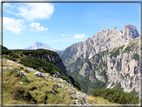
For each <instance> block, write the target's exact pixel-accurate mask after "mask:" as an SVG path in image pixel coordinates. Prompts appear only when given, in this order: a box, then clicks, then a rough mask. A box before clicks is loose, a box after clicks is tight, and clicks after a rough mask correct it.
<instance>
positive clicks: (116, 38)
mask: <svg viewBox="0 0 142 107" xmlns="http://www.w3.org/2000/svg"><path fill="white" fill-rule="evenodd" d="M139 35H140V34H139V31H138V30H137V28H136V27H135V26H134V25H131V24H127V25H125V27H124V30H123V31H118V30H117V28H116V27H114V28H113V29H109V28H108V29H107V30H106V31H105V30H104V29H102V30H101V31H99V32H98V33H96V34H95V35H94V36H93V37H92V38H88V39H87V40H85V41H84V42H79V43H76V44H73V45H71V46H69V47H68V48H66V49H65V51H64V52H63V53H62V54H61V55H60V57H61V59H62V60H63V63H64V64H65V66H67V65H68V64H70V63H72V62H74V61H75V60H76V59H77V58H78V57H80V58H81V59H86V58H87V59H89V58H91V57H92V56H94V55H95V54H97V53H99V52H102V51H105V50H108V49H112V48H114V47H117V46H120V45H123V44H124V43H126V42H127V41H129V40H132V39H135V38H136V37H138V36H139Z"/></svg>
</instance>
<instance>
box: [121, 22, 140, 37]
mask: <svg viewBox="0 0 142 107" xmlns="http://www.w3.org/2000/svg"><path fill="white" fill-rule="evenodd" d="M123 35H124V37H125V38H130V39H134V38H136V37H138V36H139V35H140V34H139V32H138V30H137V28H136V27H135V26H134V25H132V24H127V25H125V28H124V29H123Z"/></svg>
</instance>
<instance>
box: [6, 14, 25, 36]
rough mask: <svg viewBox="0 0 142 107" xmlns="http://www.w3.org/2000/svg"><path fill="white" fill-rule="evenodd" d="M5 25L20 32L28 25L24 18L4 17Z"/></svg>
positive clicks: (14, 31)
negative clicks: (25, 23)
mask: <svg viewBox="0 0 142 107" xmlns="http://www.w3.org/2000/svg"><path fill="white" fill-rule="evenodd" d="M3 27H4V29H7V30H10V31H11V32H13V33H16V34H20V31H22V30H23V29H25V28H26V25H24V20H22V19H19V20H16V19H14V18H8V17H3Z"/></svg>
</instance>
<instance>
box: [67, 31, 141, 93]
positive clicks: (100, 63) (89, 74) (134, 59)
mask: <svg viewBox="0 0 142 107" xmlns="http://www.w3.org/2000/svg"><path fill="white" fill-rule="evenodd" d="M115 30H116V28H115ZM107 31H108V30H107ZM139 43H140V37H137V38H136V39H133V40H130V41H129V42H126V43H125V44H123V45H120V46H118V47H114V48H112V49H108V50H105V51H101V52H99V53H97V54H95V55H94V56H92V57H91V58H90V59H81V58H77V59H76V60H75V61H74V62H72V63H70V64H68V66H67V71H68V72H69V74H70V75H71V76H72V77H74V78H75V79H77V80H78V81H79V83H80V85H81V87H82V88H83V90H84V91H85V92H86V93H87V94H89V93H90V91H91V90H94V89H96V88H117V89H122V90H123V91H125V92H128V93H130V92H132V91H133V92H135V93H138V92H139V91H140V75H141V74H140V73H141V72H140V70H139V56H140V51H141V50H140V47H139ZM116 44H117V43H116ZM86 84H87V85H86ZM98 84H99V85H98Z"/></svg>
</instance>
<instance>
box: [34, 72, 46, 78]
mask: <svg viewBox="0 0 142 107" xmlns="http://www.w3.org/2000/svg"><path fill="white" fill-rule="evenodd" d="M35 75H36V76H37V77H41V78H44V77H45V76H44V75H42V74H41V73H40V72H36V73H35Z"/></svg>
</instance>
